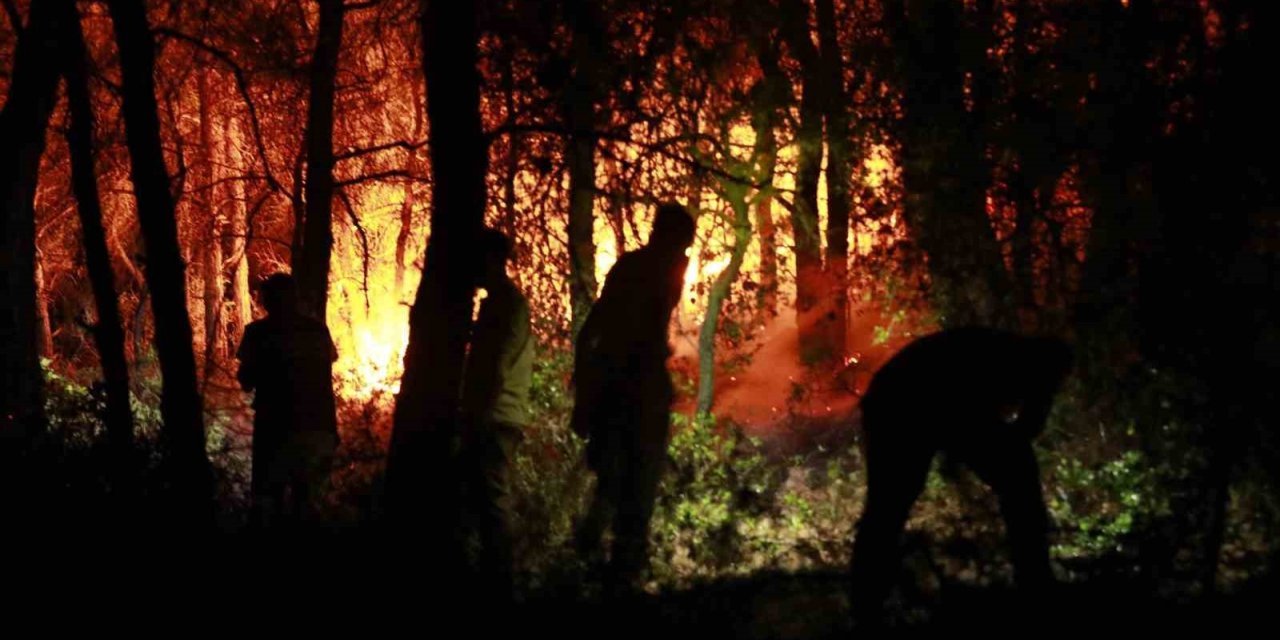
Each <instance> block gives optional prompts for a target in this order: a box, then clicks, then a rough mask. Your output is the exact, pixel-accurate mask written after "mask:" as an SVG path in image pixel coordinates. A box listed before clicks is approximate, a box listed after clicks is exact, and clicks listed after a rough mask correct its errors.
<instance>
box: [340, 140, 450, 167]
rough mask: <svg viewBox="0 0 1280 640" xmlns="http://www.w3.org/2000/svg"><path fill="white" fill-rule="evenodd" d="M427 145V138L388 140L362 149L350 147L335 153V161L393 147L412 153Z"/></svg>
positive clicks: (379, 151)
mask: <svg viewBox="0 0 1280 640" xmlns="http://www.w3.org/2000/svg"><path fill="white" fill-rule="evenodd" d="M425 146H427V141H426V140H422V141H420V142H408V141H405V140H396V141H395V142H388V143H386V144H380V145H375V146H372V147H365V148H362V149H350V150H348V151H343V152H342V153H338V154H334V156H333V161H334V162H340V161H342V160H350V159H352V158H358V157H360V156H366V155H370V154H374V153H381V152H383V151H389V150H391V149H404V150H405V151H408V152H410V153H412V152H414V151H417V150H418V149H421V148H423V147H425Z"/></svg>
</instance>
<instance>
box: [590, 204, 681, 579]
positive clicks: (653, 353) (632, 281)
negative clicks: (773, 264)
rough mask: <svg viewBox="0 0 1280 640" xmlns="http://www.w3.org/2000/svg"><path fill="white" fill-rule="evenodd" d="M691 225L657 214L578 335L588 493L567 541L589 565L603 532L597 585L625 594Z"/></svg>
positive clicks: (644, 527) (662, 406) (663, 422)
mask: <svg viewBox="0 0 1280 640" xmlns="http://www.w3.org/2000/svg"><path fill="white" fill-rule="evenodd" d="M693 234H694V224H693V218H692V217H691V216H690V215H689V213H688V212H687V211H686V210H685V209H684V207H681V206H679V205H670V204H669V205H663V206H662V207H659V209H658V213H657V216H656V217H655V219H654V223H653V233H652V234H650V236H649V243H648V244H647V245H645V246H644V247H643V248H641V249H638V250H636V251H632V252H629V253H626V254H624V255H623V256H622V257H621V258H620V259H619V260H618V263H617V264H615V265H614V267H613V269H611V270H610V271H609V275H608V277H607V278H606V279H605V284H604V290H603V291H602V292H601V294H600V300H599V301H597V302H596V304H595V306H594V307H592V309H591V312H590V313H589V314H588V315H587V319H586V321H585V322H584V324H583V326H582V332H581V333H580V334H579V335H578V345H577V351H576V353H575V361H574V383H575V391H576V397H575V406H574V415H573V429H574V431H575V432H576V433H578V434H579V435H581V436H583V437H586V438H588V439H589V441H588V443H587V464H588V466H590V467H591V469H592V470H593V471H595V473H596V493H595V499H594V500H593V501H592V504H591V508H590V511H589V512H588V513H587V516H586V518H585V520H584V521H583V522H582V523H581V525H580V526H579V529H578V533H577V544H578V548H579V551H580V552H582V553H583V554H585V555H587V556H588V557H589V558H590V557H593V556H595V554H596V553H597V552H598V550H599V546H600V538H601V536H602V535H603V533H604V530H605V528H607V527H609V526H610V525H612V528H613V549H612V555H611V558H610V563H609V567H608V570H607V572H606V575H605V579H606V582H607V584H608V586H609V587H610V588H611V589H614V588H620V587H626V586H628V585H630V584H632V583H634V581H635V580H636V579H637V578H639V577H640V574H641V573H642V572H643V571H644V569H645V568H646V566H647V564H648V545H647V539H648V532H649V518H650V516H651V515H652V513H653V503H654V499H655V497H656V495H657V490H658V481H659V480H660V477H661V472H662V463H663V461H664V460H665V459H666V451H667V437H668V432H669V427H670V425H669V421H670V414H669V411H670V408H671V400H672V395H673V389H672V386H671V377H670V375H669V374H668V373H667V368H666V361H667V357H668V356H669V355H670V346H669V345H668V344H667V325H668V324H669V323H670V320H671V311H672V309H674V308H675V305H676V303H677V302H678V301H679V299H680V292H681V288H682V287H683V283H684V280H683V277H684V271H685V267H686V265H687V264H688V258H687V257H686V256H685V252H686V251H687V250H688V248H689V246H690V245H691V244H692V243H693Z"/></svg>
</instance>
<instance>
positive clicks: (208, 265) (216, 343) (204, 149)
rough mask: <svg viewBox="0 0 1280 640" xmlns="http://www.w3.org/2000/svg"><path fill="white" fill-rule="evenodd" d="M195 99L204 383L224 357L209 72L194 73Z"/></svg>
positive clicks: (219, 227) (219, 220) (219, 231)
mask: <svg viewBox="0 0 1280 640" xmlns="http://www.w3.org/2000/svg"><path fill="white" fill-rule="evenodd" d="M196 82H197V83H198V94H199V95H198V98H199V100H200V157H199V161H198V163H197V165H196V166H197V173H196V182H197V184H196V191H195V192H196V193H197V194H199V195H198V197H197V198H196V199H195V200H196V211H198V212H200V214H201V215H202V216H203V217H204V229H203V232H204V233H203V234H202V236H203V237H202V238H201V241H202V242H203V244H204V245H205V246H204V255H203V256H201V261H200V264H201V266H202V268H201V275H202V276H203V281H204V282H203V284H204V293H203V296H202V298H203V301H204V376H205V380H206V383H207V381H208V378H209V374H210V372H212V371H213V365H214V363H215V362H217V360H218V359H220V358H222V357H224V356H225V355H226V354H225V353H224V352H223V348H222V345H223V337H222V291H223V280H222V222H223V220H222V208H221V207H220V206H219V202H218V199H217V198H215V197H214V180H215V179H216V178H217V177H218V175H217V174H218V172H217V171H216V170H215V169H214V158H215V157H217V156H216V154H215V153H214V147H213V113H212V112H211V111H210V109H209V102H210V96H209V72H208V70H207V69H203V68H202V69H201V70H200V71H198V72H197V79H196Z"/></svg>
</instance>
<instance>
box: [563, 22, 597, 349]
mask: <svg viewBox="0 0 1280 640" xmlns="http://www.w3.org/2000/svg"><path fill="white" fill-rule="evenodd" d="M565 7H566V8H565V11H566V13H567V14H568V15H567V18H568V22H569V27H570V31H571V33H572V38H573V42H572V44H571V45H570V55H571V56H572V58H573V77H572V78H571V79H570V81H569V87H568V95H567V96H566V97H565V115H564V117H565V125H566V128H567V129H568V130H569V136H568V138H567V139H566V143H567V147H566V149H565V163H566V164H567V165H568V167H569V225H568V233H569V304H570V307H571V309H572V314H573V337H574V339H575V340H576V339H577V336H578V329H580V328H581V327H582V323H583V322H584V321H585V320H586V319H587V313H588V312H590V311H591V304H592V303H593V302H595V299H596V244H595V238H594V237H593V235H592V233H593V231H594V227H595V198H596V161H595V150H596V138H595V128H596V114H595V102H596V97H597V95H598V92H599V88H598V82H599V73H598V68H597V66H598V63H599V61H600V56H601V55H602V47H601V44H600V42H599V38H600V27H599V24H600V22H599V20H598V18H597V16H596V14H595V9H594V7H593V5H592V4H591V3H590V2H587V1H586V0H569V1H567V2H566V3H565Z"/></svg>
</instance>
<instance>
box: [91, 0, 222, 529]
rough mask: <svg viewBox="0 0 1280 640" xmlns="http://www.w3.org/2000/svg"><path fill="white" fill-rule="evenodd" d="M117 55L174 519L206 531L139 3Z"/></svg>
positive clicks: (206, 481)
mask: <svg viewBox="0 0 1280 640" xmlns="http://www.w3.org/2000/svg"><path fill="white" fill-rule="evenodd" d="M108 6H109V8H110V10H111V19H112V23H113V24H114V25H115V33H116V45H117V46H118V47H119V49H120V68H121V76H122V80H123V82H122V90H121V92H122V96H123V103H124V107H123V112H124V122H125V133H126V143H127V145H128V148H129V157H130V161H131V170H130V176H131V178H132V181H133V188H134V197H135V199H136V200H137V207H138V219H139V222H140V223H141V227H142V236H143V240H144V242H145V243H146V249H147V261H146V268H145V274H146V278H147V288H148V289H149V290H150V293H151V311H152V314H153V315H154V318H155V341H156V348H157V352H158V354H159V358H160V372H161V375H162V376H163V378H164V381H163V386H162V391H161V399H160V415H161V419H162V420H163V421H164V430H163V432H162V434H163V440H164V447H165V453H166V455H167V460H166V463H167V465H168V478H167V480H168V481H169V482H171V483H172V489H173V490H174V494H173V497H174V498H175V499H176V501H177V504H175V505H174V509H173V511H172V512H171V515H172V516H173V517H174V518H176V519H177V521H178V522H179V523H180V524H182V523H184V524H188V525H192V526H202V525H205V524H207V523H208V522H209V517H210V515H211V511H212V506H213V504H212V497H213V494H212V476H211V473H210V469H209V460H208V458H207V457H206V455H205V439H204V416H203V413H202V409H203V407H202V405H201V398H200V392H199V390H198V389H197V386H196V363H195V355H194V353H193V351H192V333H191V319H190V317H189V316H188V315H187V307H186V265H185V264H183V261H182V254H181V251H180V249H179V246H178V225H177V219H176V217H175V215H174V201H173V194H172V193H171V192H170V191H169V189H170V186H169V173H168V170H167V169H166V167H165V164H164V153H163V150H162V149H163V147H162V146H161V138H160V120H159V117H158V114H157V111H156V109H157V105H156V92H155V79H154V77H153V73H154V64H155V45H154V42H153V40H152V35H151V27H150V26H149V25H148V23H147V14H146V7H145V6H144V4H143V2H142V1H141V0H117V1H115V2H111V3H110V4H109V5H108Z"/></svg>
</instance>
